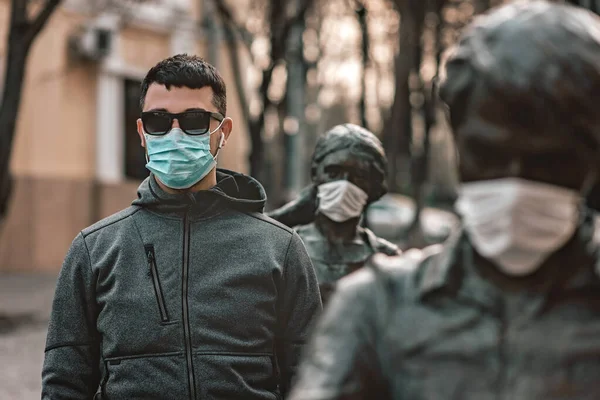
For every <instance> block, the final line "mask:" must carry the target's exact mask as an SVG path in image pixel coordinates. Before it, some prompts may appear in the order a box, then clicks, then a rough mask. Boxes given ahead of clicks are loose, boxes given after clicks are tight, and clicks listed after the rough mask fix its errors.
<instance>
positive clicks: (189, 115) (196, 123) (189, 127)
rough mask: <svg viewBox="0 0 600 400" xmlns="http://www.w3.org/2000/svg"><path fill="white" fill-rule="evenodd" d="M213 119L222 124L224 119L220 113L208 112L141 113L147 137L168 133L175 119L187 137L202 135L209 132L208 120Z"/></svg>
mask: <svg viewBox="0 0 600 400" xmlns="http://www.w3.org/2000/svg"><path fill="white" fill-rule="evenodd" d="M211 118H214V119H216V120H217V121H219V122H223V120H224V119H225V117H223V115H221V114H220V113H214V112H210V111H200V110H194V111H186V112H182V113H179V114H171V113H168V112H165V111H146V112H143V113H142V125H143V126H144V131H145V132H146V133H147V134H149V135H155V136H162V135H166V134H167V133H169V131H170V130H171V128H172V127H173V120H174V119H177V122H179V127H180V128H181V130H182V131H184V132H185V133H187V134H188V135H193V136H198V135H204V134H206V133H207V132H208V131H209V130H210V119H211Z"/></svg>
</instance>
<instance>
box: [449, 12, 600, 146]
mask: <svg viewBox="0 0 600 400" xmlns="http://www.w3.org/2000/svg"><path fill="white" fill-rule="evenodd" d="M445 73H446V77H445V79H444V80H443V82H442V84H441V87H440V97H441V98H442V100H444V102H445V103H446V104H447V105H448V107H449V112H450V124H451V125H452V128H453V130H454V132H455V133H456V132H457V131H459V130H460V129H461V128H462V127H463V126H467V125H469V124H470V122H471V121H472V120H473V119H475V120H477V119H478V118H479V121H481V118H480V117H485V118H484V119H485V120H486V121H491V120H492V121H493V124H496V125H498V126H502V127H503V128H508V129H511V130H512V131H515V132H517V131H518V132H522V133H523V135H531V134H539V135H546V134H548V135H565V134H566V135H571V136H572V137H573V139H576V140H580V141H582V142H583V143H584V144H586V145H587V146H588V147H590V146H593V148H595V149H598V148H600V112H599V111H598V96H600V18H599V17H598V16H597V15H595V14H593V13H591V12H589V11H587V10H585V9H582V8H579V7H574V6H570V5H565V4H553V3H550V2H546V1H534V2H529V3H522V2H517V3H513V4H509V5H506V6H502V7H499V8H497V9H495V10H492V11H491V12H490V13H489V14H487V15H483V16H481V17H478V18H476V20H475V21H474V22H473V24H471V25H470V26H469V27H468V28H467V29H466V30H465V31H464V32H463V34H462V35H461V38H460V40H459V42H458V44H457V46H455V48H454V49H453V51H452V53H451V55H450V57H449V58H448V60H447V63H446V68H445ZM472 117H476V118H472ZM477 129H485V127H484V126H480V125H479V128H477Z"/></svg>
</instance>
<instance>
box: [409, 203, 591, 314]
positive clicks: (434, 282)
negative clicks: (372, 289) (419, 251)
mask: <svg viewBox="0 0 600 400" xmlns="http://www.w3.org/2000/svg"><path fill="white" fill-rule="evenodd" d="M582 219H583V221H582V223H581V224H580V226H579V228H578V230H577V233H576V235H577V238H576V240H579V241H580V243H581V247H580V248H581V249H582V251H581V252H578V254H577V255H575V256H574V257H575V258H576V259H573V258H569V257H570V254H564V255H562V257H565V258H568V260H565V267H566V268H571V267H575V266H576V265H577V264H579V265H581V263H583V264H586V263H590V260H591V264H590V265H589V267H587V268H586V267H582V268H580V270H579V271H578V272H577V273H575V274H573V275H571V276H570V277H569V278H568V279H567V280H566V282H561V284H562V290H572V289H573V290H576V289H582V288H585V287H590V286H594V287H598V286H600V243H599V240H598V238H594V234H593V233H594V221H593V217H592V214H591V213H590V212H587V211H586V212H585V213H584V217H583V218H582ZM419 269H421V271H422V272H421V273H420V279H419V283H418V288H419V293H420V295H421V297H426V296H428V295H430V294H432V293H435V292H440V291H442V292H447V291H450V292H458V291H460V292H461V293H463V294H467V295H468V296H469V297H473V298H475V299H477V300H480V301H483V302H485V303H489V301H490V300H492V298H493V297H495V294H497V293H499V290H498V289H497V288H496V287H495V286H494V285H492V284H491V283H490V282H487V281H486V280H485V279H483V278H481V277H480V276H479V274H478V273H477V271H476V265H475V264H474V261H473V248H472V245H471V243H470V242H469V239H468V237H467V235H466V234H465V231H464V228H462V227H460V228H458V229H457V230H456V231H454V232H453V233H452V234H451V235H450V237H449V238H448V239H447V241H446V243H445V244H444V246H443V247H442V250H441V251H439V252H437V253H435V254H434V255H432V256H431V257H428V258H426V259H425V260H424V262H423V264H422V265H421V266H420V267H419Z"/></svg>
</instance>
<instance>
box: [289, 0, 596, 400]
mask: <svg viewBox="0 0 600 400" xmlns="http://www.w3.org/2000/svg"><path fill="white" fill-rule="evenodd" d="M446 74H447V76H446V79H445V80H444V82H443V84H442V86H441V92H440V94H441V97H442V99H443V100H444V101H445V102H446V103H447V105H448V107H449V115H450V122H451V126H452V130H453V132H454V135H455V139H456V144H457V149H458V155H459V172H460V180H461V185H460V189H459V198H458V202H457V204H456V207H457V210H458V212H459V213H460V214H461V215H462V218H463V226H464V229H463V230H461V231H459V232H456V234H455V235H454V236H453V237H451V238H450V239H449V240H448V242H447V243H445V244H443V245H436V246H433V247H430V248H426V249H424V250H422V251H412V250H411V251H408V252H406V253H405V254H404V255H403V256H401V257H398V258H396V259H392V258H386V257H383V256H376V257H375V258H374V259H373V262H372V263H370V264H369V266H370V267H371V268H363V269H362V270H361V271H360V272H358V273H356V274H354V275H352V276H349V277H347V278H344V279H342V280H341V281H340V282H339V283H338V290H337V291H336V294H335V295H334V296H333V297H332V299H331V301H330V303H329V306H328V308H327V310H326V311H325V314H324V316H323V318H322V319H321V320H320V323H319V325H318V326H317V328H316V333H315V335H314V336H313V338H314V340H313V342H312V344H311V345H310V346H309V348H308V351H307V353H306V354H307V357H306V360H305V362H304V364H302V365H301V367H300V371H299V380H298V384H297V386H296V387H295V388H294V389H293V391H292V395H291V396H290V397H291V398H292V399H293V400H300V399H302V400H311V399H319V400H326V399H327V400H330V399H345V400H349V399H352V400H354V399H446V400H455V399H456V400H459V399H460V400H482V399H519V400H521V399H527V400H538V399H539V400H549V399H578V400H585V399H589V400H592V399H600V386H599V385H598V376H600V279H599V274H600V269H599V268H598V265H599V261H600V256H599V253H598V250H599V244H598V243H597V242H595V239H594V238H593V229H592V228H593V226H592V220H591V218H590V213H589V212H588V210H587V209H586V208H585V207H584V206H583V204H584V202H585V200H584V199H585V197H586V194H587V192H588V190H589V189H590V188H592V187H593V186H594V184H596V183H597V182H598V181H597V177H596V173H595V172H596V171H597V170H598V154H599V153H598V152H599V150H600V113H598V110H597V98H598V95H600V20H599V19H598V17H597V16H596V15H594V14H592V13H590V12H588V11H585V10H583V9H578V8H574V7H572V6H566V5H558V4H552V3H549V2H545V1H534V2H528V3H525V2H518V3H513V4H510V5H506V6H503V7H501V8H499V9H497V10H494V11H492V12H491V13H490V14H488V15H486V16H483V17H480V18H479V19H476V21H475V22H474V23H473V24H472V25H471V26H470V27H468V28H467V29H466V30H465V31H464V33H463V34H462V37H461V39H460V41H459V43H458V45H457V47H456V48H455V49H454V52H453V53H452V55H451V56H450V58H449V60H448V62H447V65H446Z"/></svg>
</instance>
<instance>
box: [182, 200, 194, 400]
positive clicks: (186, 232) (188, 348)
mask: <svg viewBox="0 0 600 400" xmlns="http://www.w3.org/2000/svg"><path fill="white" fill-rule="evenodd" d="M189 258H190V222H189V220H188V214H187V212H186V213H185V215H184V216H183V271H182V274H181V275H182V279H183V284H182V286H181V287H182V293H181V297H182V302H181V304H182V307H183V310H182V311H183V331H184V340H185V356H186V360H187V370H188V388H189V393H190V399H192V400H195V399H196V383H195V378H194V364H193V360H192V338H191V334H190V317H189V310H188V272H189V268H190V265H189Z"/></svg>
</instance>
